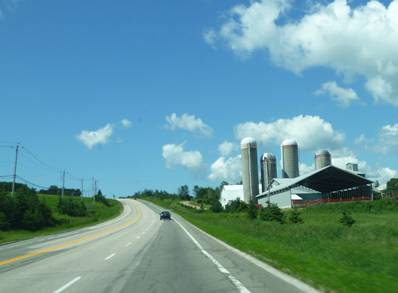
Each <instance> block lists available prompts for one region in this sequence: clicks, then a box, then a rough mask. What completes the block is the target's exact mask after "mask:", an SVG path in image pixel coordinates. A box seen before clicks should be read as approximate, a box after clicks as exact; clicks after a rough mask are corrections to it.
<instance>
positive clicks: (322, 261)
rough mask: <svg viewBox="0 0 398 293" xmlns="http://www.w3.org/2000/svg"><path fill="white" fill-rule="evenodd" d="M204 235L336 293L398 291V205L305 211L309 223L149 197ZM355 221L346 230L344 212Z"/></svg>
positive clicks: (338, 206)
mask: <svg viewBox="0 0 398 293" xmlns="http://www.w3.org/2000/svg"><path fill="white" fill-rule="evenodd" d="M145 199H147V200H150V201H152V202H154V203H156V204H158V205H160V206H163V207H165V208H168V209H171V210H173V211H174V212H176V213H178V214H179V215H181V216H182V217H184V218H185V219H186V220H188V221H190V222H191V223H193V224H195V225H196V226H198V227H199V228H201V229H203V230H204V231H206V232H208V233H210V234H212V235H213V236H215V237H217V238H219V239H221V240H223V241H225V242H226V243H228V244H230V245H232V246H234V247H236V248H238V249H240V250H242V251H245V252H247V253H249V254H251V255H253V256H255V257H257V258H259V259H261V260H263V261H265V262H267V263H269V264H271V265H273V266H274V267H276V268H278V269H280V270H282V271H284V272H287V273H289V274H291V275H294V276H296V277H298V278H300V279H302V280H304V281H305V282H307V283H309V284H311V285H313V286H315V287H317V288H320V289H322V290H324V291H331V292H398V225H397V223H398V206H397V203H396V202H394V201H374V202H361V203H360V202H357V203H344V204H328V205H321V206H317V207H312V208H306V209H303V210H301V215H302V218H303V219H304V223H303V224H291V223H289V224H279V223H277V222H265V221H261V220H258V219H256V220H249V219H248V217H247V215H246V214H245V213H235V214H234V213H225V212H224V213H217V214H216V213H212V212H209V211H203V212H197V211H194V210H191V209H188V208H184V207H182V206H180V205H179V204H178V201H176V200H170V199H168V200H160V199H156V198H145ZM343 210H344V211H348V212H350V213H351V215H352V217H353V218H354V219H355V221H356V222H355V224H354V225H353V226H352V227H347V226H343V225H342V224H341V223H340V222H339V219H340V218H341V216H342V211H343Z"/></svg>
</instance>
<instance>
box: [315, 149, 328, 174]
mask: <svg viewBox="0 0 398 293" xmlns="http://www.w3.org/2000/svg"><path fill="white" fill-rule="evenodd" d="M331 164H332V157H331V155H330V153H329V152H328V151H327V150H320V151H318V152H317V153H316V154H315V169H316V170H318V169H322V168H324V167H326V166H330V165H331Z"/></svg>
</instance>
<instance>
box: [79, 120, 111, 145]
mask: <svg viewBox="0 0 398 293" xmlns="http://www.w3.org/2000/svg"><path fill="white" fill-rule="evenodd" d="M112 134H113V126H112V125H111V124H106V125H105V126H104V127H103V128H99V129H97V130H94V131H87V130H82V132H81V133H80V134H79V135H78V136H77V139H78V140H80V141H81V142H82V143H83V144H84V145H85V146H86V147H87V148H88V149H92V148H93V147H95V146H96V145H98V144H106V143H107V142H108V141H109V139H110V138H111V136H112Z"/></svg>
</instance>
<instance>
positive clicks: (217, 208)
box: [211, 200, 224, 213]
mask: <svg viewBox="0 0 398 293" xmlns="http://www.w3.org/2000/svg"><path fill="white" fill-rule="evenodd" d="M223 210H224V209H223V207H222V204H221V202H220V201H218V200H215V201H214V202H213V204H212V205H211V211H212V212H213V213H220V212H222V211H223Z"/></svg>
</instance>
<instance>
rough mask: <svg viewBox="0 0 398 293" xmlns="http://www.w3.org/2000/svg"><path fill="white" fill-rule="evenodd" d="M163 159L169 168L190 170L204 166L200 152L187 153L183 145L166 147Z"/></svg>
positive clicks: (168, 145)
mask: <svg viewBox="0 0 398 293" xmlns="http://www.w3.org/2000/svg"><path fill="white" fill-rule="evenodd" d="M163 158H164V160H165V162H166V167H167V168H172V167H173V166H183V167H186V168H188V169H199V168H200V167H201V166H202V154H201V153H200V152H199V151H185V150H184V145H183V144H166V145H164V146H163Z"/></svg>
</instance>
